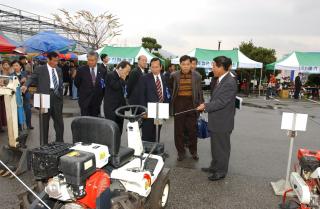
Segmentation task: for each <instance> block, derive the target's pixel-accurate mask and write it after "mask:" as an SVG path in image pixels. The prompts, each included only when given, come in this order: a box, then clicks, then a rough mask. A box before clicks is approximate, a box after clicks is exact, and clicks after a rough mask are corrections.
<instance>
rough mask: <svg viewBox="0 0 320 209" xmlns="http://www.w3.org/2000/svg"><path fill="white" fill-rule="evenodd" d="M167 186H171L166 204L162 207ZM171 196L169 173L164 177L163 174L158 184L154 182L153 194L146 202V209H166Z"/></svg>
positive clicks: (158, 179) (159, 177)
mask: <svg viewBox="0 0 320 209" xmlns="http://www.w3.org/2000/svg"><path fill="white" fill-rule="evenodd" d="M166 185H168V186H169V191H168V197H167V201H166V204H165V205H164V206H162V194H163V191H164V188H165V186H166ZM169 196H170V179H169V175H168V173H167V174H166V175H164V174H163V173H162V172H161V173H160V175H159V176H158V178H157V180H156V182H154V184H153V185H152V188H151V193H150V195H149V197H148V199H147V201H146V205H145V206H146V208H150V209H164V208H165V207H166V206H167V204H168V200H169Z"/></svg>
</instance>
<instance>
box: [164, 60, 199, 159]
mask: <svg viewBox="0 0 320 209" xmlns="http://www.w3.org/2000/svg"><path fill="white" fill-rule="evenodd" d="M180 67H181V71H177V72H175V73H173V74H171V79H170V87H171V89H172V107H173V112H174V113H179V112H184V111H187V110H195V108H196V107H198V106H199V105H200V104H201V103H203V102H204V100H203V94H202V88H201V75H200V74H199V73H198V72H196V71H192V70H191V58H190V57H189V56H188V55H184V56H182V57H180ZM198 116H199V114H198V113H197V112H196V111H190V112H186V113H183V114H179V115H176V116H175V117H174V142H175V146H176V149H177V152H178V158H177V160H178V161H182V160H184V158H185V155H186V151H185V144H186V142H188V148H189V152H190V154H191V155H192V158H193V159H194V160H198V159H199V156H198V151H197V143H198V142H197V118H198ZM186 139H187V140H186Z"/></svg>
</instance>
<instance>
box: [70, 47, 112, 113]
mask: <svg viewBox="0 0 320 209" xmlns="http://www.w3.org/2000/svg"><path fill="white" fill-rule="evenodd" d="M98 57H99V55H98V53H97V52H89V53H88V55H87V58H88V64H87V65H85V66H82V67H80V68H79V70H78V72H77V75H76V77H75V80H74V84H75V86H76V87H77V88H78V95H79V100H78V103H79V106H80V110H81V116H93V117H98V116H99V114H100V106H101V103H102V100H103V94H104V88H105V81H104V77H105V73H106V72H105V70H104V69H102V68H101V66H100V65H97V61H98Z"/></svg>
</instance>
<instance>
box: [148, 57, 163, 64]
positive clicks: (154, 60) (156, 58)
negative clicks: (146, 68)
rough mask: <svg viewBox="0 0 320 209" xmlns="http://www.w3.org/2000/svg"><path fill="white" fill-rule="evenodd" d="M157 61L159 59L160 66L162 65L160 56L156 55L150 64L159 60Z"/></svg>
mask: <svg viewBox="0 0 320 209" xmlns="http://www.w3.org/2000/svg"><path fill="white" fill-rule="evenodd" d="M157 61H159V63H160V66H162V64H161V60H160V59H159V58H158V57H154V58H152V59H151V60H150V66H151V64H152V63H153V62H157Z"/></svg>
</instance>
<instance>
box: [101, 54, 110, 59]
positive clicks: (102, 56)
mask: <svg viewBox="0 0 320 209" xmlns="http://www.w3.org/2000/svg"><path fill="white" fill-rule="evenodd" d="M107 56H108V55H107V54H101V56H100V58H101V60H103V59H104V58H106V57H107Z"/></svg>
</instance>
